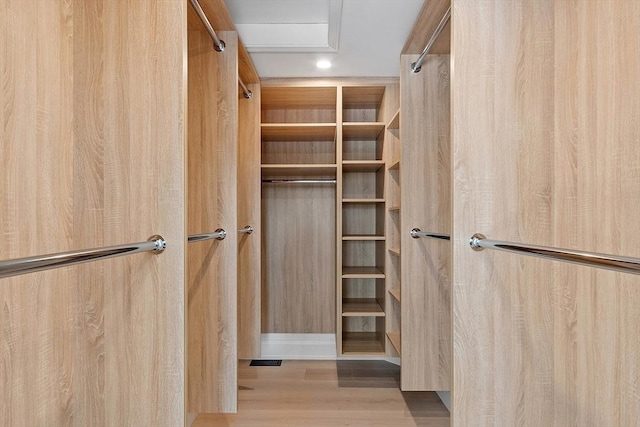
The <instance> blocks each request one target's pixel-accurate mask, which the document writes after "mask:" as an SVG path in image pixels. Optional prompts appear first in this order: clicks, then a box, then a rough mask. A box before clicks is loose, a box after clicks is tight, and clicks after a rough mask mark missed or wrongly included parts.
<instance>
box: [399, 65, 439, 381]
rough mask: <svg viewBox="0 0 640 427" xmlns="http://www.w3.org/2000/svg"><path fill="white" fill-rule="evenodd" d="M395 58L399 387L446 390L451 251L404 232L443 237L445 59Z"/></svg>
mask: <svg viewBox="0 0 640 427" xmlns="http://www.w3.org/2000/svg"><path fill="white" fill-rule="evenodd" d="M416 59H417V55H402V59H401V66H400V70H401V76H400V87H401V94H400V100H401V109H402V120H401V121H400V135H401V137H402V153H401V156H402V157H401V166H400V181H401V182H402V185H401V186H400V192H401V200H402V208H401V210H400V223H401V226H400V233H402V238H401V254H402V255H401V268H400V271H401V280H400V286H401V290H402V310H401V312H402V315H401V346H402V349H401V357H402V369H401V373H402V375H401V388H402V390H404V391H421V390H449V389H450V388H449V387H450V378H451V294H450V278H451V246H450V243H449V242H446V241H437V240H433V239H426V238H422V239H413V238H411V237H410V236H409V231H410V230H411V229H412V228H414V227H417V228H420V229H422V230H423V231H431V232H435V233H443V234H450V232H451V167H450V150H451V143H450V130H449V123H450V116H451V112H450V108H449V78H450V76H449V55H438V56H436V55H429V56H428V57H427V59H426V60H425V62H424V63H423V65H422V71H421V72H420V73H413V72H412V71H411V69H410V66H411V63H412V62H414V61H415V60H416Z"/></svg>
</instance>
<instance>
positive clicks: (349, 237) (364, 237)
mask: <svg viewBox="0 0 640 427" xmlns="http://www.w3.org/2000/svg"><path fill="white" fill-rule="evenodd" d="M342 240H348V241H350V240H385V237H384V236H381V235H377V234H349V235H347V236H342Z"/></svg>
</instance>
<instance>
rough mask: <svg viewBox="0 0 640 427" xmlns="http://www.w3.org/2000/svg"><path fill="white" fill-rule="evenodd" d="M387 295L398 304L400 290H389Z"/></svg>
mask: <svg viewBox="0 0 640 427" xmlns="http://www.w3.org/2000/svg"><path fill="white" fill-rule="evenodd" d="M389 294H390V295H391V296H392V297H393V298H394V299H395V300H396V301H398V302H400V289H389Z"/></svg>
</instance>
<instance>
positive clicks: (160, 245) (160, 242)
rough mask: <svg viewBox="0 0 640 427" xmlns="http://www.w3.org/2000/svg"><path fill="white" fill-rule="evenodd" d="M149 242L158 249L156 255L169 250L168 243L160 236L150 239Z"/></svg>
mask: <svg viewBox="0 0 640 427" xmlns="http://www.w3.org/2000/svg"><path fill="white" fill-rule="evenodd" d="M149 241H150V242H153V243H155V245H156V247H155V249H154V250H153V253H155V254H156V255H158V254H161V253H162V252H164V250H165V249H167V241H166V240H165V239H164V237H162V236H161V235H159V234H155V235H153V236H151V237H149Z"/></svg>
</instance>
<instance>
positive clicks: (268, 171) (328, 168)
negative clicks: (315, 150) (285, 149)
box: [261, 164, 337, 178]
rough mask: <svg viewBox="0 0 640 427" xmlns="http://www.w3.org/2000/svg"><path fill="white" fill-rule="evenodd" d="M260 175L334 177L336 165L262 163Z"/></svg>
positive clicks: (264, 176)
mask: <svg viewBox="0 0 640 427" xmlns="http://www.w3.org/2000/svg"><path fill="white" fill-rule="evenodd" d="M261 169H262V177H263V178H266V177H270V178H271V177H282V176H287V177H290V176H300V177H322V178H335V177H336V170H337V166H336V165H331V164H273V165H262V166H261Z"/></svg>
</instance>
